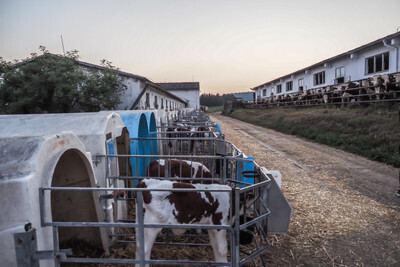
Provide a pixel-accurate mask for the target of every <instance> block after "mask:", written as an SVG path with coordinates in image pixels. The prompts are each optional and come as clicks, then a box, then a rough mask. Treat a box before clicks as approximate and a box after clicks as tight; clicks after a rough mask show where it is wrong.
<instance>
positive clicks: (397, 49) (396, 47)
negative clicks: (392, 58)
mask: <svg viewBox="0 0 400 267" xmlns="http://www.w3.org/2000/svg"><path fill="white" fill-rule="evenodd" d="M383 45H384V46H386V47H390V48H394V49H395V50H396V72H399V47H398V46H394V45H390V44H388V43H387V41H386V39H383Z"/></svg>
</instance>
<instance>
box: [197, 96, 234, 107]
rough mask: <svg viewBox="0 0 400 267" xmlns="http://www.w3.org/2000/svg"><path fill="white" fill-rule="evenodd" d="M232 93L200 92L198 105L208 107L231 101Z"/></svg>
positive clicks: (232, 98)
mask: <svg viewBox="0 0 400 267" xmlns="http://www.w3.org/2000/svg"><path fill="white" fill-rule="evenodd" d="M234 99H235V97H234V96H233V94H223V95H220V94H218V93H217V94H215V95H214V94H202V95H201V96H200V105H202V106H208V107H216V106H222V105H223V104H224V103H225V102H227V101H233V100H234Z"/></svg>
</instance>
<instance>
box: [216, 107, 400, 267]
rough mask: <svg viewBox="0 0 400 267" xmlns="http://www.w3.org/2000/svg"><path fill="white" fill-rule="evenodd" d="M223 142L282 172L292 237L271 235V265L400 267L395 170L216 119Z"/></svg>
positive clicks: (399, 211)
mask: <svg viewBox="0 0 400 267" xmlns="http://www.w3.org/2000/svg"><path fill="white" fill-rule="evenodd" d="M210 119H211V120H212V121H214V122H216V123H219V124H220V126H221V128H222V131H223V133H224V134H225V135H226V140H228V141H232V142H233V143H234V144H235V145H236V146H237V147H239V148H240V149H241V150H242V151H243V152H244V153H245V154H246V155H248V156H253V157H254V158H255V159H256V161H257V163H258V164H259V165H260V166H264V167H266V168H267V169H269V170H278V171H280V172H281V173H282V176H283V182H282V191H283V192H284V194H285V196H286V197H287V199H288V201H289V203H290V204H291V205H292V208H293V216H292V219H291V223H290V228H289V232H288V233H287V234H285V235H271V236H270V237H269V238H270V241H271V243H272V246H271V248H270V250H269V251H268V253H266V260H267V262H268V263H269V264H270V265H273V266H277V265H279V266H282V265H284V266H287V265H289V266H298V265H309V266H321V265H322V266H325V265H332V266H333V265H336V266H399V265H400V198H397V197H396V196H395V195H394V193H395V191H396V189H397V186H398V171H397V169H395V168H393V167H390V166H387V165H385V164H380V163H377V162H373V161H370V160H367V159H365V158H362V157H359V156H356V155H353V154H349V153H346V152H343V151H340V150H337V149H334V148H330V147H327V146H324V145H320V144H316V143H312V142H309V141H306V140H303V139H300V138H297V137H294V136H290V135H285V134H282V133H278V132H276V131H273V130H269V129H265V128H261V127H258V126H254V125H251V124H248V123H244V122H241V121H238V120H234V119H232V118H229V117H225V116H221V115H219V114H217V113H214V114H212V115H211V116H210Z"/></svg>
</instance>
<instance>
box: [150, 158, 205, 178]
mask: <svg viewBox="0 0 400 267" xmlns="http://www.w3.org/2000/svg"><path fill="white" fill-rule="evenodd" d="M166 169H167V173H166V172H165V170H166ZM166 174H167V176H166ZM147 176H148V177H175V178H212V174H211V171H210V170H209V169H208V168H207V167H206V166H205V165H204V164H202V163H200V162H196V161H190V160H179V159H168V160H164V159H159V160H153V161H152V162H150V163H149V165H148V166H147ZM181 181H185V180H181ZM186 181H187V182H191V183H199V182H201V181H202V182H203V183H211V181H207V180H198V179H194V180H190V179H187V180H186Z"/></svg>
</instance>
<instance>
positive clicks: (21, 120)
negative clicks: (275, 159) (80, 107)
mask: <svg viewBox="0 0 400 267" xmlns="http://www.w3.org/2000/svg"><path fill="white" fill-rule="evenodd" d="M177 128H184V130H181V131H179V132H177V131H174V130H175V129H177ZM193 146H195V147H196V149H194V150H193V149H192V147H193ZM172 162H180V163H179V165H178V168H179V175H176V174H175V175H173V176H172V175H171V170H172V165H171V163H172ZM150 163H152V164H153V163H163V164H159V166H161V165H163V168H164V173H163V175H161V174H160V170H161V169H160V167H158V168H159V169H158V174H157V175H150V173H149V170H148V167H149V166H150ZM183 163H186V164H189V165H190V166H191V167H192V168H191V170H193V167H194V165H193V164H195V163H196V164H200V165H197V166H202V167H204V169H207V170H208V171H209V173H211V176H212V178H211V180H210V181H208V180H207V179H209V178H208V177H205V176H204V175H203V176H199V177H197V178H196V179H199V181H202V183H201V184H202V185H200V184H199V185H197V184H196V185H195V184H193V186H194V187H195V188H197V189H190V188H189V189H188V188H184V189H182V188H181V189H176V188H173V189H170V190H169V191H168V192H169V193H170V194H171V196H172V195H173V194H175V195H179V196H183V195H185V194H191V193H193V192H194V191H196V190H197V191H196V192H197V193H198V194H200V195H207V196H208V201H210V199H212V197H213V196H214V197H215V198H216V197H217V195H216V194H224V192H225V191H226V190H225V191H224V190H222V191H219V192H217V193H216V191H218V190H215V189H214V191H213V190H212V189H209V187H210V185H209V184H210V183H215V182H218V183H219V184H221V185H220V186H222V184H227V185H230V187H233V188H235V189H233V190H232V191H230V192H229V193H228V192H225V193H227V194H228V195H229V199H230V200H231V201H230V203H234V205H230V209H229V216H228V219H229V223H224V224H216V223H211V224H208V225H207V224H205V223H204V222H203V223H201V222H200V223H197V224H194V223H182V222H179V224H177V222H176V221H175V222H172V223H171V222H166V221H157V222H156V221H151V220H150V221H149V216H150V215H149V214H150V211H149V210H148V211H147V214H146V211H145V212H144V213H143V212H142V211H143V208H144V207H146V208H147V209H149V208H150V206H149V205H150V203H148V202H146V198H144V200H145V201H143V198H142V195H143V196H146V194H147V195H148V194H151V195H156V192H158V191H160V189H154V190H153V191H152V189H150V188H147V189H146V188H140V186H141V185H143V183H146V181H149V180H147V179H146V180H144V182H143V183H141V182H140V181H142V180H143V178H146V177H147V178H149V176H151V177H150V178H152V179H151V180H152V181H159V180H168V181H171V183H176V182H179V181H185V180H190V178H192V179H193V173H191V174H190V175H189V176H188V177H186V176H185V175H183V173H182V170H183V169H182V168H183ZM274 176H276V177H278V176H279V173H278V172H270V171H268V170H267V169H265V168H263V167H260V166H258V165H257V163H256V162H255V161H254V160H253V158H251V157H247V156H246V155H244V154H243V153H242V152H241V151H240V150H239V149H238V148H236V147H235V146H234V144H232V143H230V142H227V141H226V140H224V136H223V133H222V131H221V129H220V127H219V125H216V124H214V123H213V122H211V121H209V120H208V118H207V117H205V116H204V114H202V113H199V112H196V111H194V112H189V110H180V111H179V112H176V113H174V114H170V113H166V112H163V114H161V113H153V112H141V111H137V112H135V111H116V112H99V113H76V114H41V115H5V116H0V183H1V186H0V193H1V196H2V205H1V207H0V213H1V214H2V216H1V218H0V247H1V248H2V249H1V250H0V262H2V264H4V266H39V265H40V266H54V265H59V264H60V263H61V262H66V263H68V262H78V263H116V264H137V265H138V266H144V265H145V264H161V265H163V264H182V262H184V263H185V265H207V264H213V265H222V266H238V265H241V264H244V263H245V262H249V261H253V262H255V258H257V257H258V256H259V255H261V254H262V253H263V252H264V251H265V250H266V249H267V248H268V246H269V242H268V240H267V238H266V234H267V233H285V232H286V231H287V229H288V226H289V220H290V216H291V207H290V205H289V204H288V202H287V200H286V198H285V196H284V195H283V194H282V192H281V190H280V186H279V184H278V182H279V181H278V180H276V179H275V178H274ZM185 182H193V181H185ZM207 184H208V186H207ZM138 187H139V188H138ZM216 187H218V185H216ZM157 190H158V191H157ZM161 191H163V190H161ZM164 191H165V190H164ZM202 192H204V193H202ZM250 195H251V196H253V197H252V202H251V203H249V205H248V206H246V207H245V208H244V213H243V209H242V210H239V208H241V204H240V203H242V202H241V201H240V198H241V197H242V198H243V197H244V198H248V196H250ZM210 197H211V198H210ZM234 199H236V200H237V201H236V202H235V201H234ZM169 203H172V202H171V201H170V202H169ZM146 205H147V206H146ZM137 207H138V208H137ZM165 210H166V209H165ZM235 213H236V214H241V215H244V216H241V217H243V218H244V221H240V220H239V216H231V215H232V214H235ZM161 228H164V229H175V230H176V228H182V229H197V232H200V233H201V232H203V231H205V230H208V231H209V232H213V231H214V232H215V233H219V232H222V233H224V231H226V232H227V233H228V234H225V235H226V240H227V241H226V242H228V244H229V245H228V246H227V247H226V248H229V254H228V258H227V261H225V260H223V258H222V260H221V258H217V257H216V258H215V261H213V259H211V260H209V261H208V262H204V260H202V259H196V260H187V259H186V260H184V261H182V259H176V258H174V257H172V259H165V260H164V259H153V257H152V259H151V260H150V259H149V257H148V256H147V254H149V253H150V252H151V247H150V252H149V249H148V248H147V249H146V247H145V246H144V244H145V243H146V242H147V243H146V244H150V245H152V244H151V241H149V238H148V235H149V232H150V233H152V232H154V231H157V229H160V230H161ZM247 229H252V231H248V230H247ZM254 229H255V230H254ZM153 230H154V231H153ZM246 231H247V233H250V235H251V240H252V241H250V243H251V244H250V245H241V244H240V243H241V242H240V240H241V239H244V237H242V234H246ZM173 232H174V230H173ZM185 235H186V237H185V238H186V239H185V240H190V241H189V243H188V242H187V241H186V243H185V244H183V246H186V245H188V246H190V247H191V248H192V247H193V249H199V248H202V247H204V246H206V245H205V244H204V242H203V243H202V244H199V243H197V242H194V241H193V240H195V239H196V240H197V239H198V237H197V236H199V234H198V233H194V236H192V235H193V233H185ZM201 235H202V234H200V236H201ZM210 235H211V234H210ZM188 236H189V237H188ZM203 236H204V235H203ZM210 237H211V236H210ZM160 238H161V240H159V239H160ZM205 238H207V237H205ZM211 238H213V237H211ZM224 238H225V237H224ZM70 240H84V241H86V242H87V243H90V244H91V245H93V246H95V247H97V248H101V249H102V250H103V251H104V255H103V256H102V257H98V258H94V257H92V258H79V257H77V256H75V251H74V249H73V248H72V250H71V249H70V248H69V247H65V245H64V244H68V241H70ZM154 241H155V245H154V247H153V249H157V248H156V247H157V246H158V245H159V244H175V245H177V246H179V245H182V243H184V242H182V241H179V242H172V241H170V231H168V230H167V231H165V232H164V231H162V232H161V233H160V235H159V236H158V237H157V240H153V242H154ZM192 241H193V242H192ZM149 242H150V243H149ZM206 242H210V243H211V245H212V247H213V249H214V252H215V251H216V250H215V244H216V243H218V244H219V243H220V240H218V242H216V241H215V240H214V243H213V240H207V241H206ZM128 243H132V244H133V245H136V257H135V256H134V255H131V258H126V259H120V258H119V259H117V258H115V257H114V258H113V253H112V249H113V248H115V247H117V246H118V245H119V244H123V245H126V244H128ZM247 247H251V248H250V249H247ZM184 249H187V248H186V247H184ZM217 250H218V248H217ZM259 258H260V259H259V261H261V262H262V258H261V257H259Z"/></svg>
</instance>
